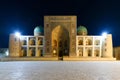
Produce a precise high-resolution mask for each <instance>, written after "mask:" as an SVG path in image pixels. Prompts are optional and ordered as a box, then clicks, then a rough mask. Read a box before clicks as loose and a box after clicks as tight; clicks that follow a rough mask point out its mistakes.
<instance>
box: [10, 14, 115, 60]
mask: <svg viewBox="0 0 120 80" xmlns="http://www.w3.org/2000/svg"><path fill="white" fill-rule="evenodd" d="M87 33H88V31H87V28H86V27H84V26H79V27H78V28H77V17H76V16H44V29H43V27H41V26H37V27H35V29H34V35H21V36H16V35H15V34H10V37H9V56H10V57H19V58H22V57H26V58H28V57H34V58H39V59H42V58H57V59H58V60H59V59H61V60H113V59H114V58H113V45H112V35H111V34H106V35H104V36H101V35H87Z"/></svg>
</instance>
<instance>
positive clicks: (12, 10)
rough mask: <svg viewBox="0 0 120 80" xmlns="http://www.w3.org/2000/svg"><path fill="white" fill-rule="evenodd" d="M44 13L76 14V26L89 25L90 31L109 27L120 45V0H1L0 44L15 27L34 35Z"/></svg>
mask: <svg viewBox="0 0 120 80" xmlns="http://www.w3.org/2000/svg"><path fill="white" fill-rule="evenodd" d="M45 15H76V16H77V26H79V25H84V26H86V27H87V29H88V34H89V35H101V34H102V32H103V31H106V32H108V33H111V34H112V35H113V45H114V46H120V34H119V33H120V0H0V48H7V47H8V42H9V34H10V33H13V32H15V31H20V32H21V33H22V34H23V35H33V30H34V28H35V27H36V26H38V25H41V26H44V25H43V24H44V19H43V17H44V16H45Z"/></svg>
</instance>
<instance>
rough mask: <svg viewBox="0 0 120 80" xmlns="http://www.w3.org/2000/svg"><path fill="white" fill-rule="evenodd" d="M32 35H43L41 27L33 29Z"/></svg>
mask: <svg viewBox="0 0 120 80" xmlns="http://www.w3.org/2000/svg"><path fill="white" fill-rule="evenodd" d="M34 35H35V36H40V35H43V27H42V26H37V27H35V29H34Z"/></svg>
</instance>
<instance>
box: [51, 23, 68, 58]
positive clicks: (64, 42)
mask: <svg viewBox="0 0 120 80" xmlns="http://www.w3.org/2000/svg"><path fill="white" fill-rule="evenodd" d="M51 41H52V55H53V56H58V57H63V56H69V44H70V40H69V32H68V31H67V30H66V29H65V28H63V27H62V26H60V25H58V26H56V27H55V28H54V29H53V31H52V40H51Z"/></svg>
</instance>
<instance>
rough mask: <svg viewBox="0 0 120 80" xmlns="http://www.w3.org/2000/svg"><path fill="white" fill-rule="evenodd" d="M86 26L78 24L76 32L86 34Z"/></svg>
mask: <svg viewBox="0 0 120 80" xmlns="http://www.w3.org/2000/svg"><path fill="white" fill-rule="evenodd" d="M87 33H88V32H87V28H86V27H84V26H79V27H78V28H77V34H78V35H87Z"/></svg>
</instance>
